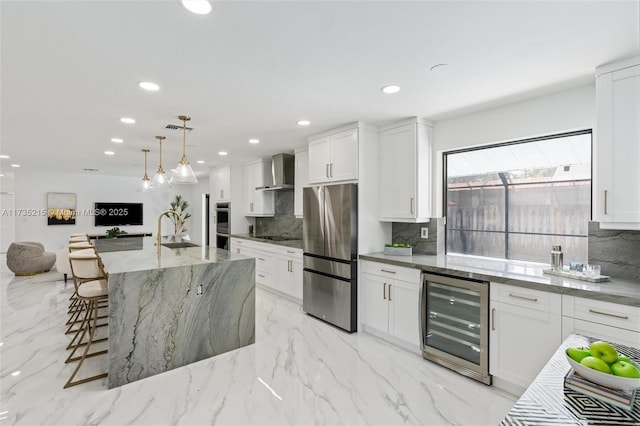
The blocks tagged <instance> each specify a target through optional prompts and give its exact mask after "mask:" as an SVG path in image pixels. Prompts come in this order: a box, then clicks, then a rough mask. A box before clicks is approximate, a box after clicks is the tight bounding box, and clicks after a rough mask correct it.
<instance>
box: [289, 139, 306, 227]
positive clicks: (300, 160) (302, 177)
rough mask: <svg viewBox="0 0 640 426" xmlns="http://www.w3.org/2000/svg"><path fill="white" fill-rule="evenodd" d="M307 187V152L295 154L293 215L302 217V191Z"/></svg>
mask: <svg viewBox="0 0 640 426" xmlns="http://www.w3.org/2000/svg"><path fill="white" fill-rule="evenodd" d="M308 185H309V151H298V152H296V178H295V190H294V194H293V197H294V201H293V204H294V205H293V214H294V215H296V217H302V189H303V188H304V187H305V186H308Z"/></svg>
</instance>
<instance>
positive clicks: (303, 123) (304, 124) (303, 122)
mask: <svg viewBox="0 0 640 426" xmlns="http://www.w3.org/2000/svg"><path fill="white" fill-rule="evenodd" d="M309 124H311V122H310V121H309V120H298V126H308V125H309Z"/></svg>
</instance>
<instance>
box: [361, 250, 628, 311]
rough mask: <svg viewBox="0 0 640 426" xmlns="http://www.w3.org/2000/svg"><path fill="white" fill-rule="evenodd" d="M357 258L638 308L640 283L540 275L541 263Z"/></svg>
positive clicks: (422, 257) (452, 257)
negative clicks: (593, 280)
mask: <svg viewBox="0 0 640 426" xmlns="http://www.w3.org/2000/svg"><path fill="white" fill-rule="evenodd" d="M359 257H360V259H362V260H371V261H374V262H381V263H387V264H391V265H398V266H405V267H410V268H417V269H421V270H423V271H426V272H436V273H441V274H447V275H452V276H457V277H461V278H474V279H480V280H486V281H493V282H498V283H503V284H510V285H515V286H521V287H527V288H531V289H536V290H543V291H548V292H552V293H560V294H567V295H573V296H578V297H585V298H589V299H597V300H602V301H606V302H612V303H619V304H622V305H630V306H638V307H640V282H634V281H629V280H620V279H616V278H615V277H611V281H606V282H601V283H591V282H587V281H581V280H578V279H570V278H563V277H559V276H554V275H545V274H543V273H542V270H543V269H546V268H548V265H545V264H534V263H526V262H519V261H513V260H502V259H490V258H480V257H471V256H458V255H446V256H431V255H412V256H390V255H385V254H384V253H382V252H380V253H370V254H361V255H360V256H359Z"/></svg>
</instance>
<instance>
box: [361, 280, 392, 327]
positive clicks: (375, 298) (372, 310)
mask: <svg viewBox="0 0 640 426" xmlns="http://www.w3.org/2000/svg"><path fill="white" fill-rule="evenodd" d="M362 281H363V282H362V289H363V293H364V298H363V306H362V307H363V310H364V314H363V315H362V322H363V323H364V324H365V325H366V326H368V327H372V328H375V329H376V330H379V331H382V332H384V333H388V332H389V301H388V296H387V291H388V282H389V281H390V280H388V279H385V278H383V277H378V276H376V275H369V274H362Z"/></svg>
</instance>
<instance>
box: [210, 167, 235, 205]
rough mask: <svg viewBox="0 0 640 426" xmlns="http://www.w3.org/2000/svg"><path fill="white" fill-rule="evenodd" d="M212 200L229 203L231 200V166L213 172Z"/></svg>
mask: <svg viewBox="0 0 640 426" xmlns="http://www.w3.org/2000/svg"><path fill="white" fill-rule="evenodd" d="M212 195H213V200H214V202H218V201H229V200H230V198H231V166H225V167H220V168H217V169H215V170H214V171H213V194H212Z"/></svg>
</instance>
